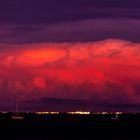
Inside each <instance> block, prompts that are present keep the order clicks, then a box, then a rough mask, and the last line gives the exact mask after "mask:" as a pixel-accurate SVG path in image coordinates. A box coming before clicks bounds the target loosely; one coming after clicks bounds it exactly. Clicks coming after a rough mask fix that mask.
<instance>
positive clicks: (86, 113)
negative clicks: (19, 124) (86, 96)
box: [1, 111, 123, 115]
mask: <svg viewBox="0 0 140 140" xmlns="http://www.w3.org/2000/svg"><path fill="white" fill-rule="evenodd" d="M1 113H9V112H6V111H3V112H1ZM18 113H35V114H62V113H65V114H71V115H74V114H81V115H89V114H102V115H104V114H115V115H119V114H123V112H88V111H73V112H45V111H44V112H43V111H42V112H18Z"/></svg>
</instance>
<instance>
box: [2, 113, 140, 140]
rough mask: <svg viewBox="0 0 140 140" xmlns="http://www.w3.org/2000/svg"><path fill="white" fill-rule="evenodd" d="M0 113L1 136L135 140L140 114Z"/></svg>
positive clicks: (39, 139) (48, 139)
mask: <svg viewBox="0 0 140 140" xmlns="http://www.w3.org/2000/svg"><path fill="white" fill-rule="evenodd" d="M14 115H15V114H14V113H1V115H0V129H1V131H0V135H1V136H0V137H1V138H2V139H9V138H10V139H18V140H67V139H68V140H75V139H76V140H88V139H93V140H105V139H106V140H135V139H139V138H140V136H139V131H140V114H131V113H125V114H118V115H117V116H116V115H115V114H67V113H65V112H61V113H58V114H36V113H30V112H28V113H18V114H16V115H17V116H22V117H23V116H24V118H23V119H21V118H16V119H13V118H12V116H14Z"/></svg>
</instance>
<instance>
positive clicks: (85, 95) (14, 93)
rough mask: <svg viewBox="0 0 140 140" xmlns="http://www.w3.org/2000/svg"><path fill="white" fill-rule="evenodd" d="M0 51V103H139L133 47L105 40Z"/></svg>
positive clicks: (138, 60) (137, 56) (138, 63)
mask: <svg viewBox="0 0 140 140" xmlns="http://www.w3.org/2000/svg"><path fill="white" fill-rule="evenodd" d="M0 46H1V47H0V48H1V52H0V67H1V69H0V99H2V100H7V99H8V100H10V99H11V100H15V99H20V100H30V99H35V98H37V99H40V98H42V97H55V98H67V99H90V100H96V101H99V102H100V101H105V102H109V103H112V102H115V103H121V102H127V103H128V102H131V103H139V102H140V88H139V87H140V82H139V81H140V73H139V71H140V44H138V43H137V44H136V43H132V42H129V41H124V40H112V39H108V40H103V41H98V42H88V43H80V42H79V43H40V44H24V45H19V44H15V45H14V44H12V45H8V44H7V45H6V44H4V45H3V44H1V45H0ZM6 47H7V49H4V48H6ZM11 47H12V49H11Z"/></svg>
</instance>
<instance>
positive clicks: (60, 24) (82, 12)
mask: <svg viewBox="0 0 140 140" xmlns="http://www.w3.org/2000/svg"><path fill="white" fill-rule="evenodd" d="M139 7H140V2H139V1H138V0H113V1H112V0H100V1H99V0H76V1H75V0H71V1H65V0H59V1H58V0H40V1H39V0H30V1H27V0H12V1H10V0H5V1H0V42H1V43H13V42H14V43H15V42H16V43H27V42H28V43H29V42H65V41H76V42H77V41H93V40H101V39H105V38H121V39H126V40H131V41H136V42H139V36H140V33H139V30H140V26H139V25H140V24H139V19H140V8H139Z"/></svg>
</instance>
